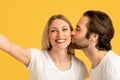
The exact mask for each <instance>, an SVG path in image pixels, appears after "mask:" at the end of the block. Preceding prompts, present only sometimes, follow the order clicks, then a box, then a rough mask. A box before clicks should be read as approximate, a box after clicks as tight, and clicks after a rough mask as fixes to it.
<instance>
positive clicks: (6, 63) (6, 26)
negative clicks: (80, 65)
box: [0, 0, 120, 80]
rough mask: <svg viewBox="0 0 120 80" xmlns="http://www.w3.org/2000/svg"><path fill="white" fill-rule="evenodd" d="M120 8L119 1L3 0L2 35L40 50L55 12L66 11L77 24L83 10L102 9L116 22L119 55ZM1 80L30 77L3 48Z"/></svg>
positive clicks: (0, 14)
mask: <svg viewBox="0 0 120 80" xmlns="http://www.w3.org/2000/svg"><path fill="white" fill-rule="evenodd" d="M119 7H120V1H119V0H1V1H0V34H4V35H5V36H7V37H8V38H9V39H10V40H11V41H12V42H14V43H16V44H18V45H21V46H22V47H35V48H39V49H41V37H42V32H43V29H44V26H45V24H46V22H47V20H48V18H49V17H50V16H52V15H53V14H64V15H65V16H66V17H68V19H69V20H70V21H71V23H72V24H73V26H75V25H76V23H77V21H78V20H79V18H80V17H81V15H82V14H83V12H84V11H86V10H89V9H92V10H102V11H104V12H106V13H107V14H109V16H110V17H111V19H112V21H113V25H114V28H115V37H114V38H113V40H112V46H113V50H114V51H115V52H116V53H118V55H120V32H119V30H120V9H119ZM76 56H77V57H79V58H81V59H82V60H83V61H84V62H85V64H86V65H87V68H88V70H89V68H90V62H89V60H88V59H87V58H86V57H85V55H84V53H82V52H81V51H80V50H79V51H78V50H76ZM0 80H29V72H28V70H27V69H26V68H25V67H24V65H23V64H21V63H20V62H18V61H17V60H15V59H14V58H12V57H11V56H10V55H8V54H7V53H5V52H3V51H0ZM87 80H89V78H88V79H87Z"/></svg>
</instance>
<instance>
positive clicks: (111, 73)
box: [90, 50, 120, 80]
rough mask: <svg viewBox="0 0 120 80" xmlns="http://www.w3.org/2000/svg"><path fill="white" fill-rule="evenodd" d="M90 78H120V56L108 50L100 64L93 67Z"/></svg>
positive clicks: (92, 79) (98, 79) (115, 79)
mask: <svg viewBox="0 0 120 80" xmlns="http://www.w3.org/2000/svg"><path fill="white" fill-rule="evenodd" d="M90 78H91V79H90V80H120V57H119V56H118V55H117V54H115V53H114V52H113V51H111V50H110V51H108V52H107V54H106V55H105V56H104V57H103V59H102V60H101V62H100V63H99V65H98V66H97V67H96V68H94V69H91V74H90Z"/></svg>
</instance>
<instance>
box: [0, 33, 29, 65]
mask: <svg viewBox="0 0 120 80" xmlns="http://www.w3.org/2000/svg"><path fill="white" fill-rule="evenodd" d="M0 50H3V51H5V52H7V53H9V54H10V55H11V56H13V57H14V58H16V59H17V60H19V61H20V62H22V63H24V64H25V65H26V66H27V65H29V62H30V50H29V49H24V48H22V47H20V46H18V45H16V44H14V43H12V42H10V41H9V40H8V39H7V38H6V37H5V36H3V35H1V34H0Z"/></svg>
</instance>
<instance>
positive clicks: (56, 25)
mask: <svg viewBox="0 0 120 80" xmlns="http://www.w3.org/2000/svg"><path fill="white" fill-rule="evenodd" d="M72 30H73V28H72V25H71V24H70V22H69V21H68V19H67V18H66V17H65V16H63V15H53V16H52V17H51V18H50V19H49V20H48V23H47V25H46V27H45V30H44V33H43V39H42V50H38V49H33V48H29V49H23V48H21V47H20V46H18V45H15V44H13V43H12V42H10V41H9V40H8V39H6V38H5V37H4V36H3V35H0V49H1V50H4V51H6V52H8V53H9V54H10V55H12V56H13V57H15V58H16V59H17V60H19V61H21V62H22V63H23V64H25V65H26V66H27V67H28V69H29V71H30V76H31V80H84V79H85V78H86V77H87V76H88V73H87V69H86V67H85V65H84V63H83V62H82V61H81V60H79V59H77V58H76V57H75V56H74V50H73V49H72V48H71V47H70V42H71V31H72Z"/></svg>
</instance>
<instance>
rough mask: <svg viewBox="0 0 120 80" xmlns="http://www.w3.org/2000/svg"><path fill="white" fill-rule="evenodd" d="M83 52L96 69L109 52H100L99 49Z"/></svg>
mask: <svg viewBox="0 0 120 80" xmlns="http://www.w3.org/2000/svg"><path fill="white" fill-rule="evenodd" d="M83 52H84V53H85V55H86V56H87V57H88V59H89V60H90V61H91V63H92V67H93V68H95V67H96V66H98V64H99V63H100V61H101V60H102V59H103V57H104V56H105V55H106V53H107V51H103V50H98V49H94V50H84V51H83Z"/></svg>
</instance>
